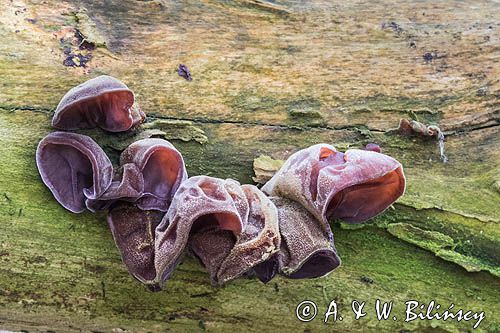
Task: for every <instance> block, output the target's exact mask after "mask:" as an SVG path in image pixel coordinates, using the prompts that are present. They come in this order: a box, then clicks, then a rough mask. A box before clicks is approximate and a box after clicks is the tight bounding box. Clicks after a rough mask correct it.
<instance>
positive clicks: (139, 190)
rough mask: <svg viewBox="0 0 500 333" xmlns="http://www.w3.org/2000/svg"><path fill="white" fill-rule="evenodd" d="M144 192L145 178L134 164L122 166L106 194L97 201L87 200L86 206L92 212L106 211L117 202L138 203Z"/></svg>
mask: <svg viewBox="0 0 500 333" xmlns="http://www.w3.org/2000/svg"><path fill="white" fill-rule="evenodd" d="M143 192H144V178H143V177H142V173H141V172H140V170H139V169H138V168H137V166H136V165H135V164H133V163H127V164H125V165H124V166H122V167H121V168H120V170H119V172H118V173H117V174H116V175H115V179H114V180H113V182H111V185H110V186H109V187H108V189H107V190H106V192H104V193H103V194H102V195H101V196H100V197H98V198H97V199H87V200H86V201H85V205H86V206H87V209H89V210H90V211H91V212H96V211H99V210H106V209H108V208H109V207H111V205H112V204H114V203H115V202H116V201H118V200H120V201H128V202H134V201H136V200H137V199H138V198H139V197H140V196H141V195H142V194H143Z"/></svg>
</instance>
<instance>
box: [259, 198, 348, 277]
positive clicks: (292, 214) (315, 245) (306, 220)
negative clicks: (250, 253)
mask: <svg viewBox="0 0 500 333" xmlns="http://www.w3.org/2000/svg"><path fill="white" fill-rule="evenodd" d="M270 199H271V201H272V202H273V203H274V204H275V205H276V207H277V210H278V219H279V228H280V232H281V237H282V239H281V248H280V251H279V252H278V253H277V254H275V255H274V257H273V258H271V259H270V260H269V261H268V262H265V263H263V264H261V265H259V266H257V267H256V268H255V269H254V271H255V272H256V274H257V276H258V277H259V279H260V280H261V281H264V282H267V281H269V280H271V279H272V277H273V276H274V274H276V272H279V273H280V274H283V275H285V276H286V277H288V278H291V279H304V278H316V277H320V276H325V275H327V274H328V273H330V272H331V271H332V270H334V269H335V268H337V267H338V266H339V265H340V258H339V256H338V255H337V250H336V249H335V245H334V244H333V238H331V237H330V236H329V235H330V234H331V232H327V233H325V231H324V230H323V229H322V227H321V224H320V223H319V222H318V221H317V219H316V218H315V217H314V216H313V215H312V214H311V213H309V212H308V211H307V210H306V209H305V208H304V207H302V206H301V205H300V204H298V203H296V202H294V201H292V200H289V199H285V198H280V197H271V198H270Z"/></svg>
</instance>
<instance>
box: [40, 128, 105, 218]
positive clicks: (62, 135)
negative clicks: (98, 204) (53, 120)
mask: <svg viewBox="0 0 500 333" xmlns="http://www.w3.org/2000/svg"><path fill="white" fill-rule="evenodd" d="M36 164H37V167H38V171H39V173H40V176H41V177H42V180H43V182H44V183H45V185H46V186H47V187H48V188H49V190H50V191H51V192H52V194H53V195H54V197H55V198H56V200H57V201H58V202H59V203H60V204H61V205H62V206H63V207H64V208H66V209H68V210H69V211H71V212H73V213H81V212H83V211H84V210H85V207H86V206H85V201H86V199H92V200H93V199H97V198H99V197H100V196H101V195H102V194H103V193H104V192H105V191H106V189H107V188H108V187H109V185H110V184H111V181H112V177H113V166H112V164H111V161H110V160H109V158H108V156H107V155H106V153H104V151H103V150H102V149H101V147H99V145H98V144H97V143H95V141H94V140H92V139H91V138H90V137H88V136H85V135H80V134H75V133H67V132H54V133H50V134H49V135H47V136H46V137H45V138H43V139H42V140H41V141H40V143H39V144H38V148H37V151H36Z"/></svg>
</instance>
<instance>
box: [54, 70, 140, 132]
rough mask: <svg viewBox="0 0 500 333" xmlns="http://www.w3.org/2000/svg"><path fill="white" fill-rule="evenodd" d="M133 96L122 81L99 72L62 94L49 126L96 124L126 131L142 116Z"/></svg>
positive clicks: (93, 125) (112, 129)
mask: <svg viewBox="0 0 500 333" xmlns="http://www.w3.org/2000/svg"><path fill="white" fill-rule="evenodd" d="M134 100H135V98H134V93H133V92H132V90H130V89H129V88H128V87H127V86H126V85H125V84H124V83H123V82H121V81H120V80H118V79H115V78H114V77H111V76H108V75H101V76H98V77H96V78H94V79H90V80H88V81H86V82H84V83H82V84H80V85H78V86H76V87H74V88H72V89H71V90H69V91H68V92H67V93H66V95H64V96H63V98H62V99H61V101H60V102H59V105H57V108H56V111H55V113H54V117H53V118H52V126H54V127H55V128H58V129H64V130H75V129H79V128H93V127H100V128H102V129H104V130H106V131H109V132H122V131H126V130H128V129H130V128H131V127H133V126H136V125H138V124H140V123H141V122H142V121H144V118H145V114H144V112H142V111H141V109H140V108H139V106H138V105H137V104H134Z"/></svg>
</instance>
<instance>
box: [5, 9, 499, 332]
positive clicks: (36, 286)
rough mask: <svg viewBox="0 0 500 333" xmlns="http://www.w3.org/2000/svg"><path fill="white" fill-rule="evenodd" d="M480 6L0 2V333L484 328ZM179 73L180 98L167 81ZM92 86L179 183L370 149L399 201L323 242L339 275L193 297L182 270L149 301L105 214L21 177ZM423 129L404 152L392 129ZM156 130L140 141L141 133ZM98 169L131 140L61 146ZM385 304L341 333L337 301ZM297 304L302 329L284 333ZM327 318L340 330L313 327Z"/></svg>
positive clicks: (192, 283) (488, 249)
mask: <svg viewBox="0 0 500 333" xmlns="http://www.w3.org/2000/svg"><path fill="white" fill-rule="evenodd" d="M499 10H500V9H499V6H498V4H497V3H495V2H488V1H475V2H474V5H473V6H472V5H471V4H470V3H467V2H461V1H447V2H439V3H436V2H432V1H425V2H413V1H408V2H405V1H397V2H394V1H378V2H371V1H358V2H349V3H332V2H330V1H324V0H317V1H311V2H304V3H301V2H295V1H276V2H272V3H271V2H265V1H259V0H256V1H253V0H241V1H234V2H227V1H222V0H221V1H217V0H213V1H211V0H205V1H189V0H188V1H161V0H160V1H157V0H150V1H148V0H146V1H139V0H127V1H116V0H112V1H106V2H93V1H67V2H59V1H53V0H47V1H35V0H33V1H28V0H0V12H1V13H2V15H1V16H0V41H1V43H0V78H1V80H0V143H1V145H0V223H1V228H0V241H1V246H0V261H1V263H2V267H1V274H0V328H5V329H11V330H19V329H24V330H28V331H47V330H54V331H65V332H66V331H93V332H101V331H112V330H114V331H115V332H121V331H134V332H158V331H168V330H170V331H175V332H177V331H192V330H208V331H220V330H224V331H225V330H235V331H243V330H244V331H249V332H253V331H255V332H257V331H259V332H261V331H269V330H271V329H272V330H283V331H300V332H306V331H308V330H309V331H317V330H325V329H328V330H330V331H348V330H352V331H367V330H373V331H381V330H382V331H396V330H421V331H425V330H427V329H431V328H435V326H436V325H438V328H440V329H442V330H443V331H450V332H453V331H457V330H461V331H462V330H467V329H470V327H471V326H472V325H471V324H470V322H469V323H467V322H461V323H457V322H456V321H447V322H444V321H440V322H437V323H436V322H432V325H433V326H432V327H431V322H430V321H419V322H410V323H405V322H404V320H403V313H404V302H405V301H406V300H408V299H417V300H421V301H423V302H424V301H425V302H428V301H430V300H431V299H432V300H436V301H437V302H439V303H440V304H443V306H444V307H447V306H448V305H449V304H450V303H454V304H456V306H457V307H460V306H462V307H468V308H471V309H474V310H476V311H478V310H479V311H481V310H483V311H485V312H486V316H487V320H485V321H484V322H483V323H482V325H481V326H480V330H481V329H483V330H485V331H494V330H498V329H499V327H500V319H499V318H498V316H494V313H496V312H498V311H499V308H498V290H499V289H500V284H499V279H498V276H499V275H500V268H499V267H500V252H499V251H498V249H499V246H500V228H499V223H500V214H499V213H498V208H499V207H500V150H499V149H498V147H499V146H500V135H499V124H500V112H499V110H500V108H499V105H500V103H499V99H498V98H499V88H500V83H499V80H498V77H499V72H500V66H499V65H498V52H499V47H498V45H499V39H498V29H499V25H498V22H497V21H498V14H499ZM180 63H182V64H185V65H187V66H188V68H189V69H190V71H191V73H192V77H193V80H192V81H187V80H185V79H183V78H182V77H180V76H179V75H178V74H177V71H176V69H177V66H178V65H179V64H180ZM101 74H109V75H112V76H115V77H117V78H119V79H120V80H122V81H123V82H125V83H126V84H127V85H128V86H129V87H130V88H131V89H133V90H134V91H135V93H136V99H137V101H138V102H139V104H140V105H141V107H142V109H143V110H144V111H145V112H146V113H147V115H148V123H151V124H150V125H147V126H149V129H158V130H161V131H163V132H165V137H166V138H167V139H169V140H171V142H172V143H173V144H174V145H175V146H176V147H177V148H178V149H179V150H180V151H181V152H182V153H183V156H184V158H185V160H186V164H187V168H188V173H189V175H198V174H206V175H211V176H217V177H223V178H234V179H237V180H238V181H240V182H241V183H252V182H253V181H252V176H253V175H254V174H253V169H252V162H253V160H254V159H255V158H257V157H258V156H259V155H261V154H265V155H269V156H271V157H272V158H274V159H285V158H286V157H287V156H289V155H290V154H291V153H292V152H294V151H297V150H298V149H302V148H305V147H307V146H309V145H311V144H315V143H319V142H327V143H330V144H333V145H334V146H336V147H337V148H338V149H339V150H343V149H347V148H349V147H354V148H359V147H362V146H364V145H365V144H366V143H369V142H374V143H377V144H379V145H380V146H381V147H382V150H383V152H384V153H387V154H389V155H391V156H393V157H395V158H397V159H398V160H399V161H401V162H402V164H403V166H404V169H405V173H406V176H407V183H408V186H407V191H406V194H405V195H404V197H402V198H401V199H400V200H399V201H398V202H397V203H396V204H395V205H394V206H393V207H392V208H391V209H389V210H387V211H386V212H385V213H383V214H382V215H381V216H379V217H377V218H376V219H375V220H374V221H373V222H372V223H370V224H369V225H367V226H364V227H362V228H356V229H353V228H349V227H348V226H345V225H342V224H338V223H336V224H333V226H332V228H333V231H334V236H335V244H336V246H337V248H338V250H339V253H340V256H341V258H342V260H343V262H342V266H341V267H340V268H339V269H337V270H336V271H334V272H333V273H332V274H330V275H328V276H327V277H325V278H320V279H314V280H286V279H284V278H276V279H274V280H273V281H272V282H270V283H269V284H267V285H263V284H261V283H260V282H258V280H256V279H255V278H248V279H247V278H241V279H239V280H237V281H234V282H232V283H230V284H228V285H227V286H225V287H223V288H212V287H211V286H210V283H209V279H208V275H207V274H206V273H205V272H204V271H203V269H202V268H201V267H200V266H199V265H198V264H197V263H196V261H195V260H194V259H192V258H189V257H186V258H185V259H184V260H183V262H182V264H181V265H180V266H179V268H178V269H177V270H176V272H175V273H174V275H173V278H172V279H171V280H169V282H168V284H167V288H166V290H165V291H162V292H159V293H150V292H148V291H147V290H146V289H145V288H143V287H142V286H141V285H140V284H139V283H137V282H136V281H135V280H133V279H132V278H131V277H130V276H129V275H128V273H127V272H126V269H125V267H124V265H123V264H122V263H121V261H120V256H119V253H118V250H117V249H116V248H115V246H114V243H113V239H112V237H111V234H110V232H109V230H108V227H107V225H106V221H105V215H104V214H91V213H83V214H72V213H70V212H68V211H66V210H64V209H63V208H62V207H61V206H59V204H58V203H57V202H56V201H55V200H54V198H53V197H52V195H51V194H50V192H49V190H48V189H47V188H46V187H45V186H44V185H43V183H42V182H41V179H40V177H39V174H38V171H37V169H36V165H35V158H34V156H35V150H36V146H37V144H38V142H39V141H40V139H41V138H42V137H44V136H45V135H46V134H48V133H49V132H51V131H53V129H52V128H51V127H50V120H51V115H52V112H53V111H54V110H55V108H56V106H57V103H58V101H59V100H60V98H61V97H62V96H63V95H64V93H65V92H66V91H67V90H69V89H70V88H71V87H73V86H75V85H77V84H79V83H81V82H84V81H86V80H87V79H89V78H91V77H95V76H97V75H101ZM402 118H405V119H410V120H411V119H413V120H418V121H420V122H422V123H424V124H433V125H437V126H438V127H439V128H440V129H441V130H442V131H443V133H444V135H445V146H444V147H445V154H446V156H447V158H448V162H447V163H443V161H442V160H441V159H440V152H439V146H438V141H437V140H436V139H435V138H422V137H419V136H411V137H408V136H404V135H401V134H400V133H399V132H398V131H397V127H398V124H399V121H400V119H402ZM155 121H156V122H155ZM80 132H81V133H85V134H88V135H90V136H92V137H93V138H94V139H95V140H96V141H97V142H98V143H99V144H101V145H102V146H103V147H104V149H105V150H106V152H107V153H108V154H109V155H110V156H111V157H112V159H114V161H115V162H116V160H117V158H118V156H119V153H120V150H121V149H123V148H124V147H123V144H124V142H131V141H133V140H134V139H135V138H136V137H134V136H133V135H132V134H119V135H113V134H106V133H103V132H102V131H99V130H87V131H80ZM377 298H381V299H382V300H386V301H389V300H392V301H394V302H395V310H394V312H396V313H397V314H401V316H400V317H401V318H398V320H397V321H393V320H387V321H378V320H377V319H376V318H375V316H374V314H373V313H371V315H370V314H369V315H368V316H367V317H365V318H362V319H360V320H358V321H356V320H354V319H353V316H352V315H350V314H349V312H350V302H351V301H352V300H353V299H357V300H360V301H366V302H367V307H370V308H371V309H372V308H373V305H374V302H375V300H376V299H377ZM305 299H309V300H313V301H315V302H316V303H317V304H318V310H319V315H318V317H317V318H316V319H315V320H313V321H311V322H308V323H301V322H299V321H298V320H297V319H296V317H295V307H296V306H297V304H299V303H300V302H301V301H303V300H305ZM333 299H335V300H336V301H337V303H338V304H340V306H341V310H340V311H341V313H345V315H344V316H343V317H344V320H343V321H341V322H336V323H333V322H332V321H330V322H329V323H328V324H327V326H326V328H325V324H324V323H323V319H324V318H321V317H322V316H323V313H324V312H325V311H326V308H327V306H328V304H329V303H330V301H331V300H333Z"/></svg>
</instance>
